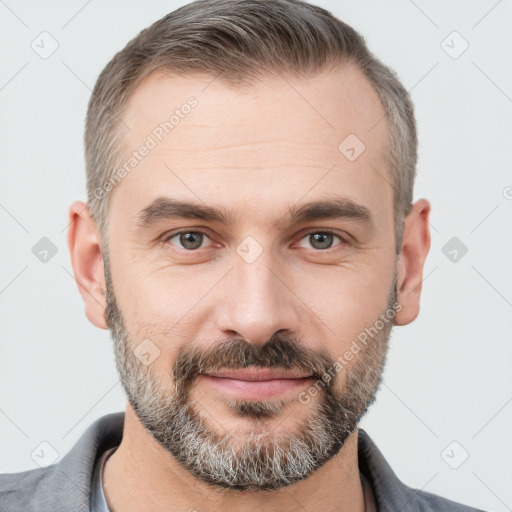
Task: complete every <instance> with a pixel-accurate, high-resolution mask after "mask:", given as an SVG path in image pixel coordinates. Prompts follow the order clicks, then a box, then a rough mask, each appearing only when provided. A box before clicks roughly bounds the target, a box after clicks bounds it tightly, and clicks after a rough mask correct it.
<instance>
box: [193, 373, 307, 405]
mask: <svg viewBox="0 0 512 512" xmlns="http://www.w3.org/2000/svg"><path fill="white" fill-rule="evenodd" d="M199 378H201V379H202V380H204V382H205V384H206V385H207V386H209V387H210V388H214V389H215V390H217V391H220V392H221V393H226V394H229V395H232V396H236V397H237V398H244V399H249V400H264V399H269V398H273V397H277V396H279V397H281V396H283V395H286V394H290V393H293V392H295V393H297V392H300V391H301V390H302V389H303V388H305V387H307V386H309V385H311V382H312V380H313V375H311V374H305V373H304V372H303V371H298V370H295V371H294V370H281V369H276V368H255V367H252V368H251V367H249V368H240V369H236V370H231V369H221V370H218V371H215V372H206V373H202V374H200V375H199Z"/></svg>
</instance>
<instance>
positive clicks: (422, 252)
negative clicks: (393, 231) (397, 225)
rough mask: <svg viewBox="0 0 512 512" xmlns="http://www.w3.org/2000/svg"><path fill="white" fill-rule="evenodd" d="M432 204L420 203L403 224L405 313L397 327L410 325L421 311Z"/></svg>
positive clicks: (400, 292)
mask: <svg viewBox="0 0 512 512" xmlns="http://www.w3.org/2000/svg"><path fill="white" fill-rule="evenodd" d="M429 214H430V203H429V202H428V201H427V200H426V199H420V200H418V201H416V202H415V203H414V204H413V205H412V209H411V211H410V212H409V214H408V215H407V217H406V219H405V222H404V234H403V242H402V250H401V252H400V256H399V258H398V263H397V300H398V302H399V303H400V304H401V305H402V309H401V310H400V311H398V313H397V314H396V316H395V325H407V324H409V323H411V322H412V321H413V320H414V319H415V318H416V317H417V316H418V314H419V311H420V296H421V287H422V286H421V285H422V281H423V265H424V263H425V259H426V258H427V255H428V251H429V249H430V229H429V223H428V219H429Z"/></svg>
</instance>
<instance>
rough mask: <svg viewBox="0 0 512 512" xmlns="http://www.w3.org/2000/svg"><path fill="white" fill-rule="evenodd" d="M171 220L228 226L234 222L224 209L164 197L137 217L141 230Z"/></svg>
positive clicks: (159, 198)
mask: <svg viewBox="0 0 512 512" xmlns="http://www.w3.org/2000/svg"><path fill="white" fill-rule="evenodd" d="M169 219H196V220H203V221H210V222H219V223H222V224H226V225H230V224H232V223H233V220H234V219H233V216H232V215H231V214H229V212H227V211H225V210H223V209H220V208H215V207H213V206H206V205H202V204H198V203H191V202H188V201H180V200H177V199H173V198H170V197H164V196H160V197H157V198H156V199H155V200H154V201H152V202H151V203H150V204H149V205H148V206H146V207H145V208H143V209H142V210H141V211H140V212H139V213H138V214H137V216H136V221H137V225H138V226H139V227H141V228H145V227H149V226H151V225H152V224H156V223H157V222H160V221H162V220H169Z"/></svg>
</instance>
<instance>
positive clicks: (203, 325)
mask: <svg viewBox="0 0 512 512" xmlns="http://www.w3.org/2000/svg"><path fill="white" fill-rule="evenodd" d="M85 144H86V165H87V187H88V203H87V205H84V204H83V203H79V202H77V203H75V204H74V205H73V206H72V208H71V213H70V215H71V220H72V221H73V222H72V224H71V227H70V230H69V235H68V240H69V245H70V250H71V254H72V260H73V266H74V270H75V275H76V276H77V280H78V281H79V285H80V286H79V289H80V291H81V293H82V296H83V298H84V301H85V303H86V314H87V316H88V318H89V319H90V320H91V321H92V322H93V323H94V324H95V325H97V326H98V327H100V328H109V329H110V330H111V333H112V338H113V340H114V348H115V354H116V363H117V368H118V371H119V374H120V376H121V381H122V384H123V386H124V388H125V390H126V393H127V396H128V400H129V404H130V407H132V408H133V410H134V411H135V413H136V414H137V417H138V418H139V420H140V422H141V423H142V425H144V427H145V428H146V430H147V432H148V433H149V434H150V435H151V436H152V437H153V438H154V439H155V440H156V442H158V443H159V444H160V445H161V446H162V447H163V448H165V450H166V451H167V452H168V454H169V455H170V456H172V457H173V458H174V459H176V460H177V461H178V462H179V463H180V464H181V465H182V466H183V467H184V468H186V469H187V470H188V471H189V472H190V473H191V474H193V475H194V476H196V477H197V478H199V479H201V480H202V481H204V482H208V483H210V484H213V485H216V486H219V487H223V488H229V489H236V490H274V489H279V488H281V487H283V486H285V485H289V484H291V483H293V482H296V481H298V480H301V479H303V478H307V477H308V476H309V475H310V474H311V473H312V472H313V471H315V470H317V469H318V468H320V467H322V466H323V465H324V464H325V463H326V462H327V461H329V460H330V459H332V458H333V457H335V456H336V455H337V454H338V453H339V452H340V450H341V449H342V448H343V445H344V444H345V442H346V440H347V439H348V438H349V437H350V436H351V435H352V434H353V433H354V432H355V431H356V429H357V426H358V423H359V422H360V420H361V418H362V417H363V416H364V414H365V413H366V411H367V410H368V407H369V406H370V405H371V404H372V403H373V401H374V400H375V396H376V393H377V391H378V388H379V385H380V382H381V378H382V373H383V370H384V366H385V359H386V354H387V348H388V341H389V338H390V334H391V330H392V326H394V325H404V324H407V323H410V322H411V321H413V320H414V318H416V316H417V314H418V311H419V297H420V292H421V281H422V270H423V263H424V260H425V258H426V256H427V253H428V249H429V244H430V238H429V233H428V214H429V204H428V202H426V201H425V200H420V201H418V202H417V203H415V204H414V205H413V203H412V193H413V184H414V174H415V166H416V154H417V138H416V128H415V121H414V115H413V107H412V103H411V100H410V98H409V95H408V93H407V91H406V90H405V89H404V87H403V86H402V85H401V84H400V82H399V81H398V79H397V77H396V74H395V73H394V72H392V71H391V70H390V69H389V68H387V67H386V66H384V65H383V64H382V63H381V62H380V61H378V60H377V59H376V58H375V57H374V56H373V55H372V54H371V52H370V51H369V50H368V48H367V47H366V45H365V43H364V40H363V39H362V37H361V36H360V35H359V34H357V32H355V31H354V30H353V29H352V28H351V27H349V26H348V25H346V24H344V23H343V22H341V21H339V20H338V19H336V18H335V17H334V16H332V15H331V14H330V13H328V12H327V11H325V10H323V9H321V8H318V7H315V6H312V5H309V4H306V3H303V2H299V1H293V0H273V1H270V2H255V1H249V0H240V1H235V2H233V1H226V0H216V1H198V2H194V3H192V4H189V5H187V6H185V7H182V8H180V9H178V10H177V11H175V12H173V13H171V14H169V15H167V16H165V17H164V18H162V19H161V20H159V21H157V22H156V23H155V24H154V25H152V26H151V27H149V28H147V29H145V30H143V31H142V32H141V33H140V34H139V35H138V36H137V37H136V38H135V39H133V40H132V41H130V42H129V43H128V45H127V46H126V47H125V48H124V49H123V50H122V51H121V52H119V53H118V54H116V55H115V57H114V58H113V59H112V60H111V61H110V62H109V64H108V65H107V66H106V68H105V69H104V70H103V72H102V73H101V75H100V77H99V79H98V82H97V84H96V86H95V88H94V91H93V94H92V97H91V100H90V104H89V109H88V115H87V123H86V133H85ZM242 368H245V369H248V368H250V369H254V370H255V371H266V370H269V369H271V370H275V371H278V372H282V373H283V375H285V374H286V375H290V376H293V377H294V379H293V381H294V382H295V384H294V386H293V387H292V386H285V387H284V388H283V389H280V390H279V389H274V391H273V392H269V390H267V391H265V392H264V393H262V394H254V393H252V394H251V392H249V391H247V390H245V391H242V392H241V391H240V390H238V391H235V392H233V389H232V388H229V389H228V388H226V386H224V384H221V385H220V384H219V382H221V381H222V380H223V379H222V378H221V379H219V373H218V372H221V373H222V372H223V371H226V370H230V371H237V370H240V369H242ZM228 380H229V379H228ZM285 380H286V379H285ZM224 381H226V379H224Z"/></svg>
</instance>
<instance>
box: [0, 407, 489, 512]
mask: <svg viewBox="0 0 512 512" xmlns="http://www.w3.org/2000/svg"><path fill="white" fill-rule="evenodd" d="M123 426H124V412H118V413H113V414H107V415H106V416H103V417H101V418H99V419H98V420H96V421H95V422H94V423H93V424H91V425H90V426H89V427H88V428H87V430H86V431H85V432H84V433H83V434H82V436H81V437H80V439H79V440H78V441H77V442H76V444H75V445H74V446H73V447H72V448H71V450H70V451H69V452H68V453H67V454H66V455H65V456H64V457H63V458H62V459H61V460H59V461H58V462H56V463H55V464H52V465H51V466H48V467H44V468H38V469H32V470H29V471H25V472H21V473H9V474H3V475H0V512H71V511H73V512H91V499H92V496H93V482H94V470H95V469H96V468H97V467H99V469H100V470H101V467H102V466H101V465H100V466H98V465H97V463H98V461H99V460H100V459H101V457H102V455H104V454H105V452H107V450H109V449H110V448H114V447H117V446H119V444H120V442H121V439H122V435H123ZM358 457H359V468H360V470H361V472H362V473H363V474H364V476H365V477H366V479H367V480H368V482H369V483H370V485H371V487H372V489H373V494H374V497H375V503H376V509H377V511H378V512H397V511H400V512H483V511H482V510H481V509H476V508H473V507H470V506H467V505H462V504H460V503H456V502H454V501H451V500H448V499H446V498H442V497H440V496H437V495H434V494H431V493H428V492H425V491H421V490H419V489H412V488H410V487H408V486H407V485H405V484H404V483H402V481H401V480H400V479H399V478H398V477H397V476H396V475H395V473H394V472H393V470H392V469H391V467H390V466H389V464H388V462H387V461H386V459H385V458H384V456H383V455H382V453H381V452H380V450H379V449H378V448H377V446H376V445H375V443H374V442H373V441H372V439H371V438H370V436H369V435H368V434H367V433H366V431H364V430H363V429H359V432H358ZM96 482H97V480H96ZM100 482H101V480H100ZM92 510H94V509H92ZM106 510H107V511H108V508H107V509H106ZM94 512H97V511H96V510H94Z"/></svg>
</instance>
